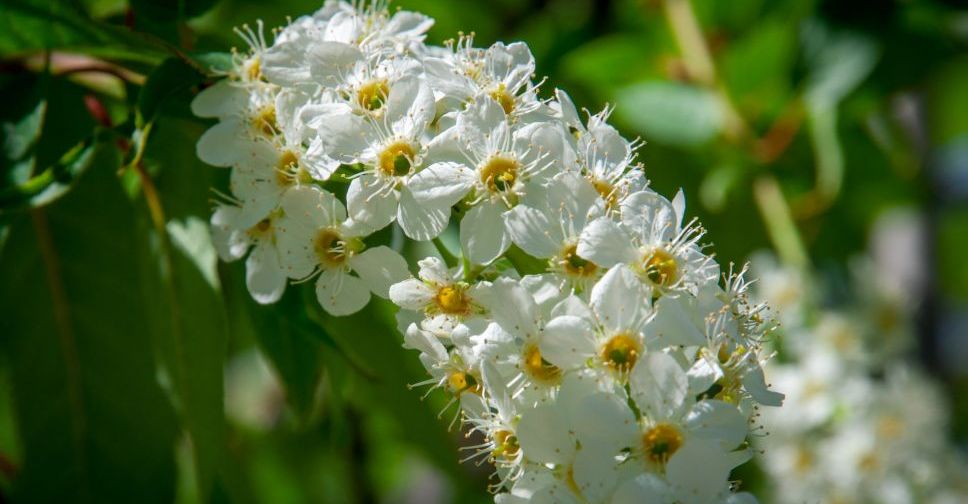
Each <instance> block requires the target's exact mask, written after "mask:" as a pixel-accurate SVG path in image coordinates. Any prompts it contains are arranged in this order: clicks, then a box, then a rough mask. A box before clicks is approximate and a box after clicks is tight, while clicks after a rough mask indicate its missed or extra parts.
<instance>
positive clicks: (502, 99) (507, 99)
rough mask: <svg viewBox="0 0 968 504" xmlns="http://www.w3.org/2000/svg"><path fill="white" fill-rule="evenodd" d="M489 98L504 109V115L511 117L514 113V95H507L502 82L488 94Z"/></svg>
mask: <svg viewBox="0 0 968 504" xmlns="http://www.w3.org/2000/svg"><path fill="white" fill-rule="evenodd" d="M490 96H491V98H493V99H494V101H496V102H497V103H498V104H499V105H500V106H501V108H502V109H504V113H505V114H508V115H511V112H514V95H512V94H511V93H508V90H507V87H506V86H505V85H504V83H503V82H502V83H500V84H499V85H498V86H497V87H496V88H494V90H492V91H491V92H490Z"/></svg>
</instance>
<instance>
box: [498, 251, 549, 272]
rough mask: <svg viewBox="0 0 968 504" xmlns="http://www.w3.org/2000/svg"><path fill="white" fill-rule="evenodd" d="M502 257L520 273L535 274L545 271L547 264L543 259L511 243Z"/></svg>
mask: <svg viewBox="0 0 968 504" xmlns="http://www.w3.org/2000/svg"><path fill="white" fill-rule="evenodd" d="M504 257H507V258H508V261H511V264H512V265H513V266H514V269H516V270H517V271H518V273H520V274H522V275H537V274H540V273H544V272H545V271H547V266H548V265H547V263H546V262H545V261H542V260H540V259H535V258H534V257H531V256H529V255H528V254H526V253H525V252H524V251H523V250H521V249H520V248H518V246H517V245H511V247H510V248H508V251H507V252H505V253H504Z"/></svg>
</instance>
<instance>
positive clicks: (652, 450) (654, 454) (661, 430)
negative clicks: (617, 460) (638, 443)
mask: <svg viewBox="0 0 968 504" xmlns="http://www.w3.org/2000/svg"><path fill="white" fill-rule="evenodd" d="M682 442H683V439H682V433H681V432H679V429H678V428H677V427H676V426H675V425H672V424H669V423H659V424H656V425H655V426H654V427H652V428H651V429H649V430H648V431H646V432H645V434H643V435H642V447H643V448H644V449H645V456H646V457H648V458H649V460H651V461H652V462H655V463H656V464H665V463H666V462H668V461H669V458H670V457H672V455H674V454H675V453H676V452H677V451H679V448H681V447H682Z"/></svg>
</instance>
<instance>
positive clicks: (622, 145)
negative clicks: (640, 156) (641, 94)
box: [555, 89, 648, 212]
mask: <svg viewBox="0 0 968 504" xmlns="http://www.w3.org/2000/svg"><path fill="white" fill-rule="evenodd" d="M555 96H556V98H557V103H556V104H555V105H557V108H558V109H559V114H560V116H561V120H562V121H563V122H564V123H565V124H566V125H567V127H568V128H569V130H571V131H572V133H573V137H574V141H575V149H576V151H577V159H576V162H577V163H578V165H579V166H580V168H581V171H582V174H583V175H584V176H585V177H586V178H587V179H588V181H589V182H590V183H591V184H592V187H594V188H595V190H596V191H597V192H598V194H599V197H600V198H601V199H602V202H603V203H604V206H605V208H606V209H607V210H609V211H612V212H618V211H619V210H620V209H621V207H622V204H623V203H624V202H625V199H626V198H627V197H628V196H629V195H631V194H633V193H636V192H640V191H644V190H645V189H646V187H647V185H648V181H647V180H646V178H645V175H644V174H643V173H642V167H641V166H639V165H635V164H633V160H634V158H635V150H636V149H637V148H638V147H639V144H638V142H629V141H628V140H626V139H624V138H622V135H620V134H619V132H618V131H617V130H616V129H615V128H613V127H612V126H611V125H609V124H608V122H607V120H608V116H609V115H610V113H611V110H609V109H606V110H603V111H602V112H600V113H598V114H595V115H592V116H589V117H588V122H587V124H586V123H582V121H581V118H580V117H579V116H578V111H577V109H576V108H575V104H574V103H573V102H572V101H571V98H570V97H569V96H568V94H567V93H565V92H564V91H562V90H560V89H556V90H555Z"/></svg>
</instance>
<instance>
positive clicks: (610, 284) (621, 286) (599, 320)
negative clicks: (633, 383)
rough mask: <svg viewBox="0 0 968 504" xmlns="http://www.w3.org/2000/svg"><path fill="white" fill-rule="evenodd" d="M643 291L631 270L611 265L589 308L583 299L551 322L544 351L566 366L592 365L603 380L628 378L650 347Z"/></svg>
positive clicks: (542, 342)
mask: <svg viewBox="0 0 968 504" xmlns="http://www.w3.org/2000/svg"><path fill="white" fill-rule="evenodd" d="M645 294H646V293H645V290H644V289H643V288H642V285H641V283H640V282H639V281H638V279H637V278H636V277H635V275H634V274H633V273H632V271H631V270H629V269H628V268H627V267H625V266H624V265H618V266H615V267H613V268H612V269H611V270H609V271H608V273H606V274H605V276H604V277H602V279H601V280H600V281H599V282H598V283H597V284H595V287H594V288H593V289H592V292H591V303H590V306H589V307H587V308H586V307H584V306H583V305H581V304H580V303H579V304H577V305H574V306H576V307H577V309H571V310H569V312H570V313H568V314H564V315H561V316H559V317H556V318H554V319H552V320H551V321H549V322H548V324H547V326H546V327H545V329H544V335H543V337H542V339H541V351H542V355H543V356H544V358H545V359H547V360H548V361H549V362H551V363H552V364H554V365H555V366H557V367H559V368H561V369H563V370H579V369H591V370H594V371H595V373H596V375H597V376H598V377H599V379H608V380H611V379H614V380H617V381H619V382H621V383H624V382H625V381H626V380H627V378H628V376H629V373H631V372H632V370H633V369H634V368H635V366H636V363H637V362H638V361H639V359H641V358H642V356H644V355H645V353H646V349H647V345H646V343H647V341H646V332H645V327H646V324H647V323H648V321H649V318H650V316H651V309H650V306H649V304H648V298H647V296H646V295H645Z"/></svg>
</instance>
